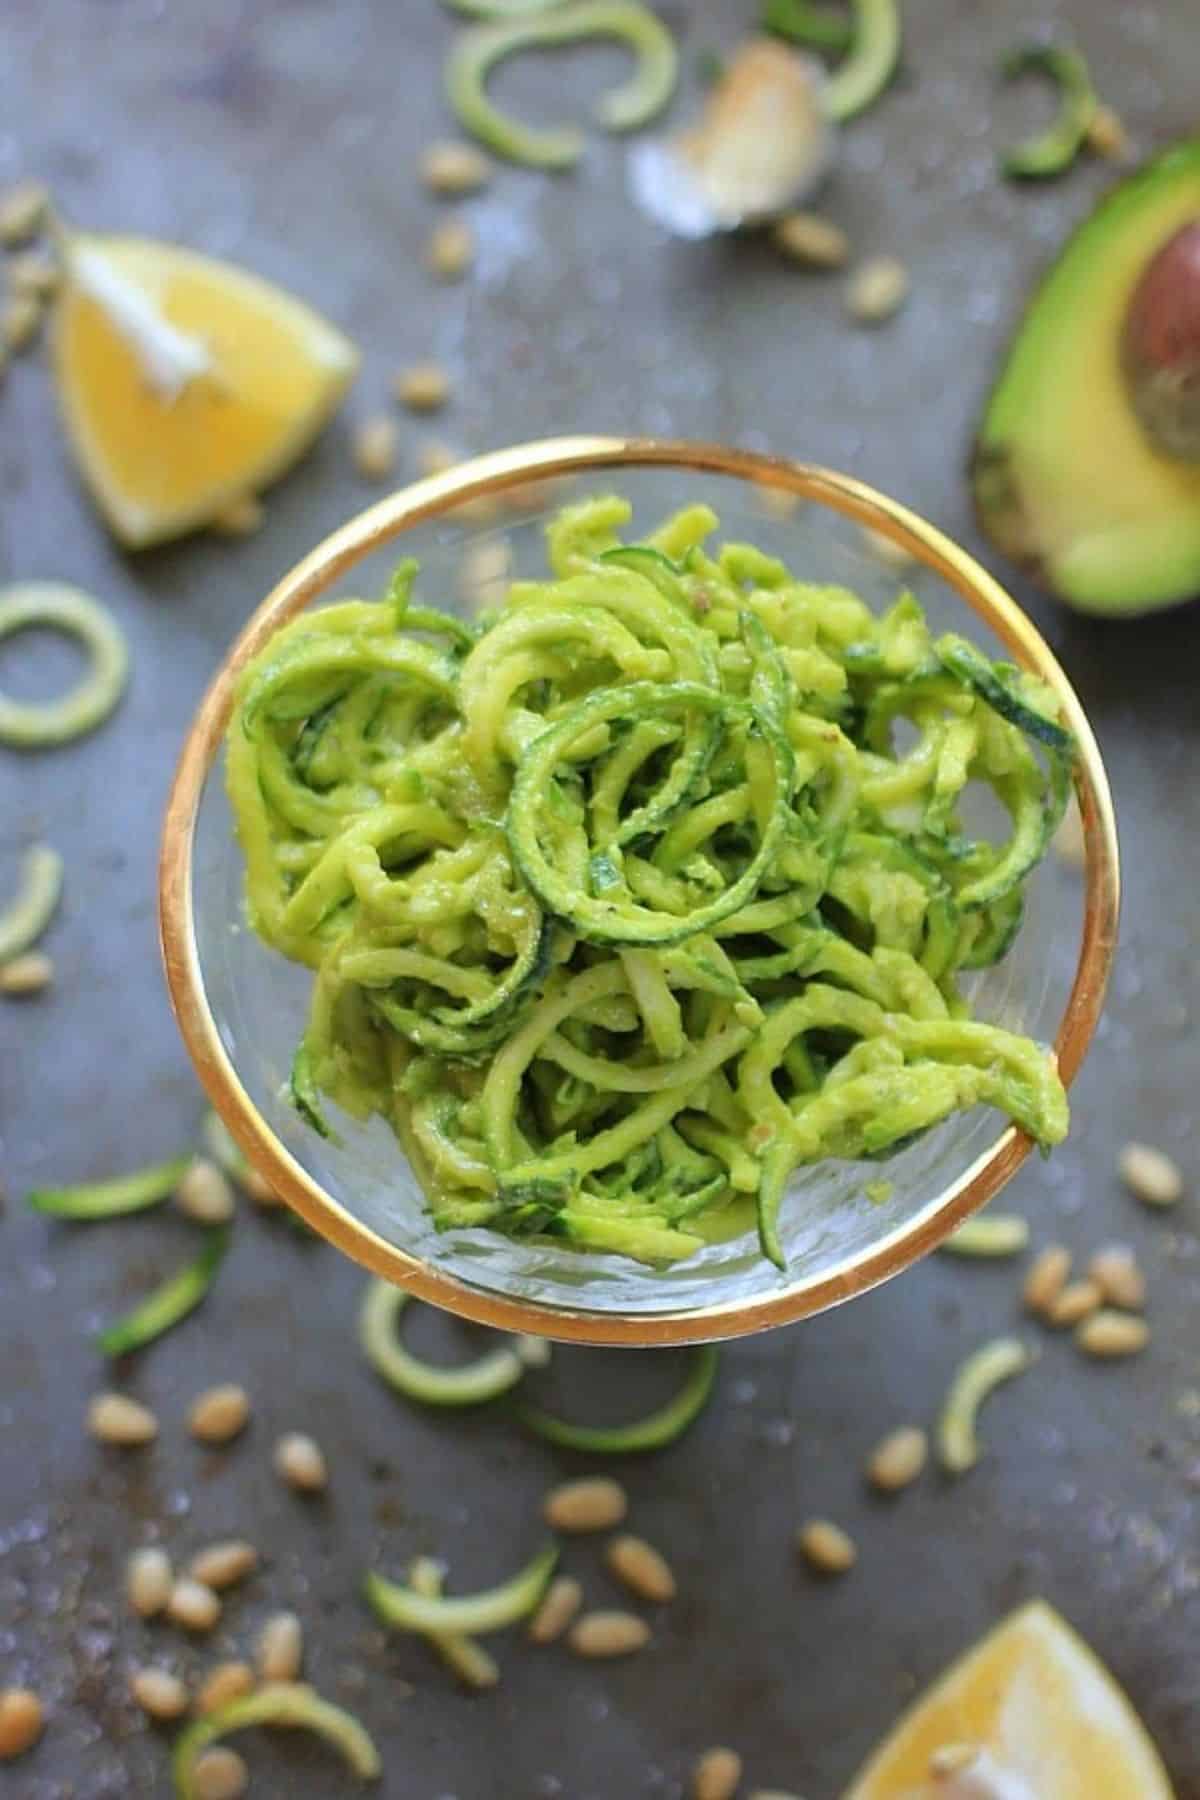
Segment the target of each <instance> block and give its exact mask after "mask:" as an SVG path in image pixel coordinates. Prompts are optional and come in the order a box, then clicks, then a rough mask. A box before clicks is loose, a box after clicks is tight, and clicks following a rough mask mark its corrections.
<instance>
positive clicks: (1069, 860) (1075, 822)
mask: <svg viewBox="0 0 1200 1800" xmlns="http://www.w3.org/2000/svg"><path fill="white" fill-rule="evenodd" d="M1052 848H1053V850H1054V854H1055V856H1057V858H1058V860H1059V862H1061V863H1065V865H1066V866H1067V868H1068V869H1083V868H1086V867H1087V845H1086V844H1085V843H1084V841H1083V814H1082V813H1081V812H1080V810H1079V801H1078V800H1077V799H1076V797H1075V795H1074V794H1072V795H1071V798H1070V799H1069V800H1068V801H1067V808H1066V811H1065V812H1064V813H1063V816H1062V824H1061V825H1060V826H1059V828H1058V830H1057V831H1056V832H1055V834H1054V837H1053V839H1052Z"/></svg>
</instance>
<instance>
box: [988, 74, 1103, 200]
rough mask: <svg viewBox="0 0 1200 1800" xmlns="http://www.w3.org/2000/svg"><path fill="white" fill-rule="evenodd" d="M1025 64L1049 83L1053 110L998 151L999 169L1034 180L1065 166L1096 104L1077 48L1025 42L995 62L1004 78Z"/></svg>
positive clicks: (1079, 143) (1083, 136)
mask: <svg viewBox="0 0 1200 1800" xmlns="http://www.w3.org/2000/svg"><path fill="white" fill-rule="evenodd" d="M1030 70H1037V71H1039V72H1040V73H1041V74H1043V75H1048V76H1049V77H1050V79H1051V81H1053V82H1054V83H1055V85H1056V87H1057V88H1058V92H1059V110H1058V116H1057V118H1056V119H1055V120H1054V122H1053V124H1051V125H1048V126H1047V128H1046V130H1045V131H1040V132H1037V133H1035V135H1034V136H1032V137H1028V138H1025V139H1024V140H1023V142H1021V143H1019V144H1016V145H1014V146H1013V148H1012V149H1011V150H1006V151H1005V152H1004V154H1003V155H1002V156H1001V158H1000V167H1001V169H1002V170H1003V171H1004V173H1005V174H1006V175H1012V176H1014V177H1016V179H1018V180H1020V181H1040V180H1044V179H1045V178H1046V177H1047V176H1052V175H1062V174H1063V173H1064V172H1065V171H1066V170H1067V169H1069V168H1070V166H1071V164H1072V163H1073V162H1074V161H1075V159H1076V157H1077V156H1078V155H1079V152H1080V151H1081V150H1082V149H1083V146H1084V142H1085V140H1086V138H1087V133H1088V127H1089V125H1090V124H1091V122H1092V120H1093V118H1094V117H1095V114H1096V106H1097V104H1098V102H1097V100H1096V93H1095V89H1094V88H1093V87H1092V78H1091V75H1090V74H1089V72H1088V66H1087V64H1086V62H1085V61H1084V60H1083V57H1082V56H1081V55H1080V54H1079V52H1078V51H1077V50H1067V49H1063V48H1062V47H1061V46H1058V45H1054V44H1026V45H1023V46H1022V47H1021V48H1020V49H1019V50H1014V51H1012V53H1011V54H1010V55H1008V56H1006V57H1005V59H1004V62H1003V64H1002V65H1001V73H1002V74H1003V76H1004V78H1005V80H1006V81H1012V80H1014V79H1015V78H1016V77H1017V76H1018V75H1024V74H1026V73H1027V72H1028V71H1030Z"/></svg>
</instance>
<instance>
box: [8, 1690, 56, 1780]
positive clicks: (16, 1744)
mask: <svg viewBox="0 0 1200 1800" xmlns="http://www.w3.org/2000/svg"><path fill="white" fill-rule="evenodd" d="M44 1723H45V1716H44V1714H43V1712H42V1703H41V1701H40V1700H39V1699H38V1697H37V1695H36V1694H34V1693H31V1692H30V1690H29V1689H28V1688H3V1689H0V1762H12V1761H13V1760H14V1759H15V1758H16V1757H18V1756H24V1754H25V1752H26V1751H27V1750H32V1749H33V1746H34V1745H35V1744H36V1743H37V1741H38V1739H39V1738H40V1737H41V1735H42V1727H43V1725H44Z"/></svg>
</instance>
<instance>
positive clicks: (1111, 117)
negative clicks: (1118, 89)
mask: <svg viewBox="0 0 1200 1800" xmlns="http://www.w3.org/2000/svg"><path fill="white" fill-rule="evenodd" d="M1083 141H1084V143H1085V144H1086V145H1087V147H1088V149H1089V150H1090V151H1091V152H1092V154H1093V156H1103V157H1105V158H1106V159H1107V160H1109V161H1110V162H1124V161H1125V158H1126V157H1127V156H1128V154H1129V133H1128V132H1127V131H1126V129H1125V125H1124V122H1123V121H1122V119H1121V117H1120V115H1119V114H1118V113H1115V112H1114V111H1113V109H1112V107H1111V106H1098V107H1097V108H1096V110H1095V112H1094V113H1093V114H1092V116H1091V119H1090V120H1089V122H1088V128H1087V130H1086V131H1085V132H1084V134H1083Z"/></svg>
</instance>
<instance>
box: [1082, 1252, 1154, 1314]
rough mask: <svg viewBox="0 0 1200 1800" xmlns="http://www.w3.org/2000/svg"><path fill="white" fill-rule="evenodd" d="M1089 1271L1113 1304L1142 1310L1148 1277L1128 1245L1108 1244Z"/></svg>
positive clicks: (1105, 1296) (1127, 1309)
mask: <svg viewBox="0 0 1200 1800" xmlns="http://www.w3.org/2000/svg"><path fill="white" fill-rule="evenodd" d="M1088 1274H1089V1275H1090V1276H1091V1278H1092V1280H1093V1281H1094V1282H1095V1283H1096V1286H1097V1287H1098V1288H1099V1289H1100V1292H1101V1294H1102V1295H1103V1296H1104V1298H1105V1299H1106V1300H1107V1301H1108V1302H1109V1304H1110V1305H1112V1306H1122V1307H1124V1308H1125V1309H1126V1311H1128V1312H1140V1311H1141V1309H1142V1307H1143V1306H1145V1304H1146V1277H1145V1276H1144V1275H1143V1274H1142V1271H1141V1268H1140V1266H1139V1264H1138V1260H1137V1257H1136V1256H1135V1255H1134V1253H1133V1251H1132V1250H1131V1249H1130V1248H1129V1246H1128V1244H1106V1245H1104V1247H1103V1248H1102V1249H1100V1250H1097V1252H1096V1254H1095V1256H1093V1258H1092V1260H1091V1262H1090V1263H1089V1264H1088Z"/></svg>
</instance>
